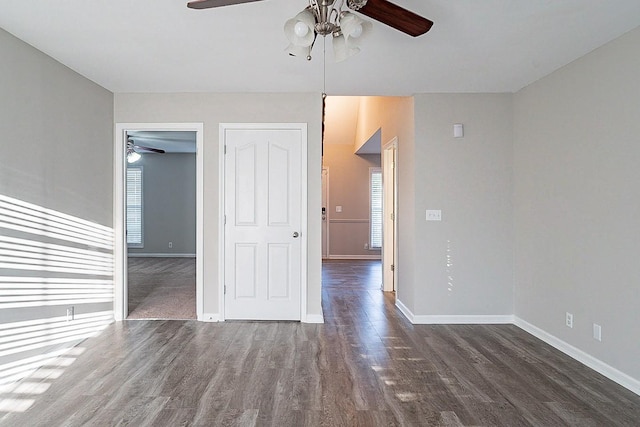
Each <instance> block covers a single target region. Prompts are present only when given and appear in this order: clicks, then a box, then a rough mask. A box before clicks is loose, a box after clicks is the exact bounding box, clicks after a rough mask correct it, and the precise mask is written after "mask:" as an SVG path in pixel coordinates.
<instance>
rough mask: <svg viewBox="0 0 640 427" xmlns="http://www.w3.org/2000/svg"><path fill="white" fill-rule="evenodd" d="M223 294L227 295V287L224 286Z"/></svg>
mask: <svg viewBox="0 0 640 427" xmlns="http://www.w3.org/2000/svg"><path fill="white" fill-rule="evenodd" d="M223 293H224V294H225V295H226V294H227V285H224V290H223Z"/></svg>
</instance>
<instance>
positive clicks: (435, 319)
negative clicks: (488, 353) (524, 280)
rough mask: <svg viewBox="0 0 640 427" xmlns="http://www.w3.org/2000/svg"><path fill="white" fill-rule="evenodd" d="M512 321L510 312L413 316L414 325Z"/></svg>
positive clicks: (503, 323) (478, 323)
mask: <svg viewBox="0 0 640 427" xmlns="http://www.w3.org/2000/svg"><path fill="white" fill-rule="evenodd" d="M512 323H513V316H512V315H510V314H504V315H502V314H476V315H474V314H472V315H463V314H454V315H435V316H423V315H417V316H416V315H414V316H413V324H414V325H510V324H512Z"/></svg>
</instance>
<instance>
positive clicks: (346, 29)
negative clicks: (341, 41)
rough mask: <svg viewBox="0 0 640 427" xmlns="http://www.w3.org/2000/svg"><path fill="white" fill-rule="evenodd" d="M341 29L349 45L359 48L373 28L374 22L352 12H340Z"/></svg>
mask: <svg viewBox="0 0 640 427" xmlns="http://www.w3.org/2000/svg"><path fill="white" fill-rule="evenodd" d="M340 29H341V31H342V34H343V35H344V38H345V41H346V43H347V46H349V47H352V48H359V47H360V43H362V41H363V40H365V39H366V38H367V37H368V36H369V34H371V31H372V30H373V24H372V23H371V22H369V21H365V20H364V19H361V18H359V17H357V16H356V15H354V14H353V13H351V12H342V13H341V14H340Z"/></svg>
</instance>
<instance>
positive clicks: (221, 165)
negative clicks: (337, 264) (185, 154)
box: [218, 123, 316, 321]
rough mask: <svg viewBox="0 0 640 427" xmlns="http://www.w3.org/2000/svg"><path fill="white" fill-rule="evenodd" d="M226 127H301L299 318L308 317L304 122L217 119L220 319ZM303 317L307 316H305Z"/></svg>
mask: <svg viewBox="0 0 640 427" xmlns="http://www.w3.org/2000/svg"><path fill="white" fill-rule="evenodd" d="M227 129H294V130H299V131H300V138H301V144H300V145H301V147H300V157H301V159H300V162H301V165H302V167H301V168H300V169H301V170H300V175H301V176H300V180H301V182H302V188H301V195H300V196H301V197H300V198H301V200H300V205H301V206H300V240H301V242H300V264H301V265H300V321H303V320H305V319H307V287H308V278H307V264H308V262H309V260H308V255H307V245H308V239H307V231H308V230H307V217H308V215H309V208H308V205H309V203H308V194H307V188H308V186H309V183H308V177H307V169H308V164H307V163H308V155H307V145H308V142H309V138H308V135H307V124H306V123H220V125H219V138H218V159H219V161H218V299H219V311H220V314H219V320H220V321H224V320H225V310H224V282H225V279H224V277H225V274H224V269H225V261H224V253H225V250H224V244H225V227H224V217H225V214H224V212H225V205H224V199H225V155H224V151H225V150H224V146H225V141H226V139H225V135H226V130H227ZM313 316H316V315H312V317H313ZM305 321H306V320H305Z"/></svg>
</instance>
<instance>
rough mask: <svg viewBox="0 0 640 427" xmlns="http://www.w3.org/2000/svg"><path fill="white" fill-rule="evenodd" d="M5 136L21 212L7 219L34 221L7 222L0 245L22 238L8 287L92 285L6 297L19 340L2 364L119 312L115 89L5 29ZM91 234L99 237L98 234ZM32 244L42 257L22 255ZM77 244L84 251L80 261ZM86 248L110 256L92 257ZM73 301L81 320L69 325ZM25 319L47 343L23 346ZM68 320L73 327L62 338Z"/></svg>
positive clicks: (0, 68)
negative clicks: (50, 295)
mask: <svg viewBox="0 0 640 427" xmlns="http://www.w3.org/2000/svg"><path fill="white" fill-rule="evenodd" d="M0 134H1V135H2V138H1V139H0V153H2V155H1V156H0V197H2V198H3V199H2V200H0V202H2V204H3V206H4V207H7V208H8V209H10V210H11V211H12V212H13V213H12V214H6V213H2V214H0V215H1V216H2V218H0V220H3V221H6V222H11V221H15V220H16V219H18V217H19V216H20V217H21V218H20V219H22V220H27V221H29V223H28V224H25V223H23V225H24V227H25V228H22V229H16V227H12V226H10V225H2V226H0V239H3V240H0V247H2V248H7V247H8V245H9V243H8V241H7V240H6V239H7V238H13V239H18V240H15V241H14V246H11V247H9V248H10V250H11V255H10V256H9V259H8V261H7V263H8V264H10V265H9V267H8V268H2V269H0V276H3V277H9V278H11V280H12V282H13V284H12V283H7V282H4V283H2V284H1V285H0V286H1V287H2V289H7V288H9V289H14V290H18V291H19V290H25V289H30V290H39V291H42V290H44V289H45V288H47V289H50V290H51V291H53V292H55V290H68V289H71V286H69V285H70V284H71V283H73V284H74V285H79V286H83V287H84V293H83V294H79V293H78V294H69V295H67V296H68V298H66V302H58V303H53V302H52V301H48V302H45V301H44V299H45V298H47V297H46V296H45V295H42V294H38V295H36V296H33V295H31V296H26V295H25V296H24V298H22V300H21V301H20V303H19V305H18V306H17V307H16V306H13V307H12V306H10V305H9V303H6V302H3V303H0V323H2V324H3V327H5V328H8V329H5V330H4V332H7V331H9V332H11V333H13V334H15V338H16V341H14V343H15V344H16V351H15V352H13V353H11V354H8V355H7V356H3V357H0V365H2V364H3V363H8V362H15V363H19V361H20V360H24V358H26V357H30V356H34V355H38V354H43V353H47V352H50V351H53V350H54V349H56V348H58V347H60V346H70V345H71V344H73V343H75V342H77V341H78V340H79V339H81V338H83V337H84V336H85V335H83V333H82V332H81V331H80V330H79V329H76V327H78V326H79V325H80V324H82V322H84V321H88V320H91V319H92V318H93V321H94V323H92V324H91V325H88V324H87V326H88V331H94V330H96V329H97V328H98V327H99V326H100V325H102V324H105V323H108V322H109V321H110V320H109V317H110V318H111V320H112V319H113V297H112V295H113V289H112V287H113V271H112V269H113V250H112V241H113V229H112V227H113V200H112V186H113V178H112V173H113V172H112V170H113V161H112V158H113V94H111V93H110V92H108V91H106V90H105V89H103V88H101V87H99V86H97V85H96V84H94V83H92V82H90V81H89V80H87V79H85V78H84V77H82V76H80V75H78V74H76V73H75V72H73V71H71V70H70V69H68V68H66V67H64V66H63V65H61V64H60V63H58V62H56V61H54V60H53V59H52V58H50V57H48V56H46V55H44V54H42V53H41V52H39V51H37V50H35V49H33V48H32V47H30V46H29V45H27V44H26V43H24V42H22V41H20V40H18V39H16V38H15V37H13V36H11V35H10V34H8V33H7V32H5V31H3V30H0ZM7 197H8V198H10V199H6V198H7ZM22 208H24V210H23V211H22V212H18V211H17V210H18V209H22ZM44 209H48V211H44ZM38 211H39V212H40V213H42V214H44V215H45V216H46V218H47V219H46V221H45V222H46V227H45V229H38V227H37V223H38V219H37V218H36V217H34V216H31V215H32V214H34V213H35V212H38ZM25 215H26V217H25ZM14 224H15V223H14ZM65 224H66V225H69V226H70V229H71V231H70V232H69V231H68V230H67V231H65V230H64V226H65ZM55 227H59V230H55V229H54V228H55ZM82 227H86V231H83V230H82ZM54 232H55V233H56V234H51V233H54ZM74 233H75V234H74ZM92 233H101V237H99V238H97V239H94V240H92V238H91V235H92ZM42 245H46V246H44V247H45V248H46V249H43V246H42ZM100 246H102V247H100ZM33 247H39V248H40V249H38V250H37V253H39V254H40V255H39V256H38V257H37V258H33V259H32V261H30V262H29V263H25V262H24V261H22V262H21V261H19V258H20V257H22V256H26V254H27V253H31V254H33V253H34V252H33V251H32V252H29V248H33ZM73 251H83V252H81V255H80V256H79V258H76V259H74V258H73V255H72V254H73ZM88 254H91V255H92V256H95V257H98V258H100V259H102V261H99V262H98V261H96V262H89V261H88V259H89V257H88ZM58 256H59V257H60V258H57V257H58ZM54 263H57V264H54ZM97 269H101V270H100V271H99V272H98V271H91V270H97ZM95 280H100V281H102V286H106V287H107V289H106V290H104V289H102V288H101V287H100V286H101V285H100V284H98V282H96V281H95ZM0 293H1V291H0ZM56 294H57V293H56ZM57 295H58V296H59V295H62V294H57ZM70 300H73V301H70ZM70 306H74V307H75V315H76V320H75V321H74V322H70V323H67V322H66V319H65V317H66V310H67V308H68V307H70ZM95 313H102V315H100V316H98V317H96V316H95V315H94V314H95ZM60 318H62V319H63V320H62V321H60ZM81 319H83V320H81ZM19 321H24V322H27V321H28V322H32V321H37V322H40V324H41V325H42V326H43V328H42V330H41V332H42V338H43V341H42V342H41V343H40V344H39V345H37V346H36V347H35V348H33V349H31V350H29V351H24V347H23V346H22V345H21V342H22V341H21V340H22V339H23V338H22V337H21V335H22V330H21V329H20V327H19V326H20V325H18V324H16V323H15V322H19ZM12 325H14V326H12ZM65 328H66V330H67V331H74V333H73V334H72V335H70V336H68V337H67V338H61V340H62V342H61V343H57V344H54V343H53V338H54V337H55V334H56V333H58V332H61V331H62V330H65Z"/></svg>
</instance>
